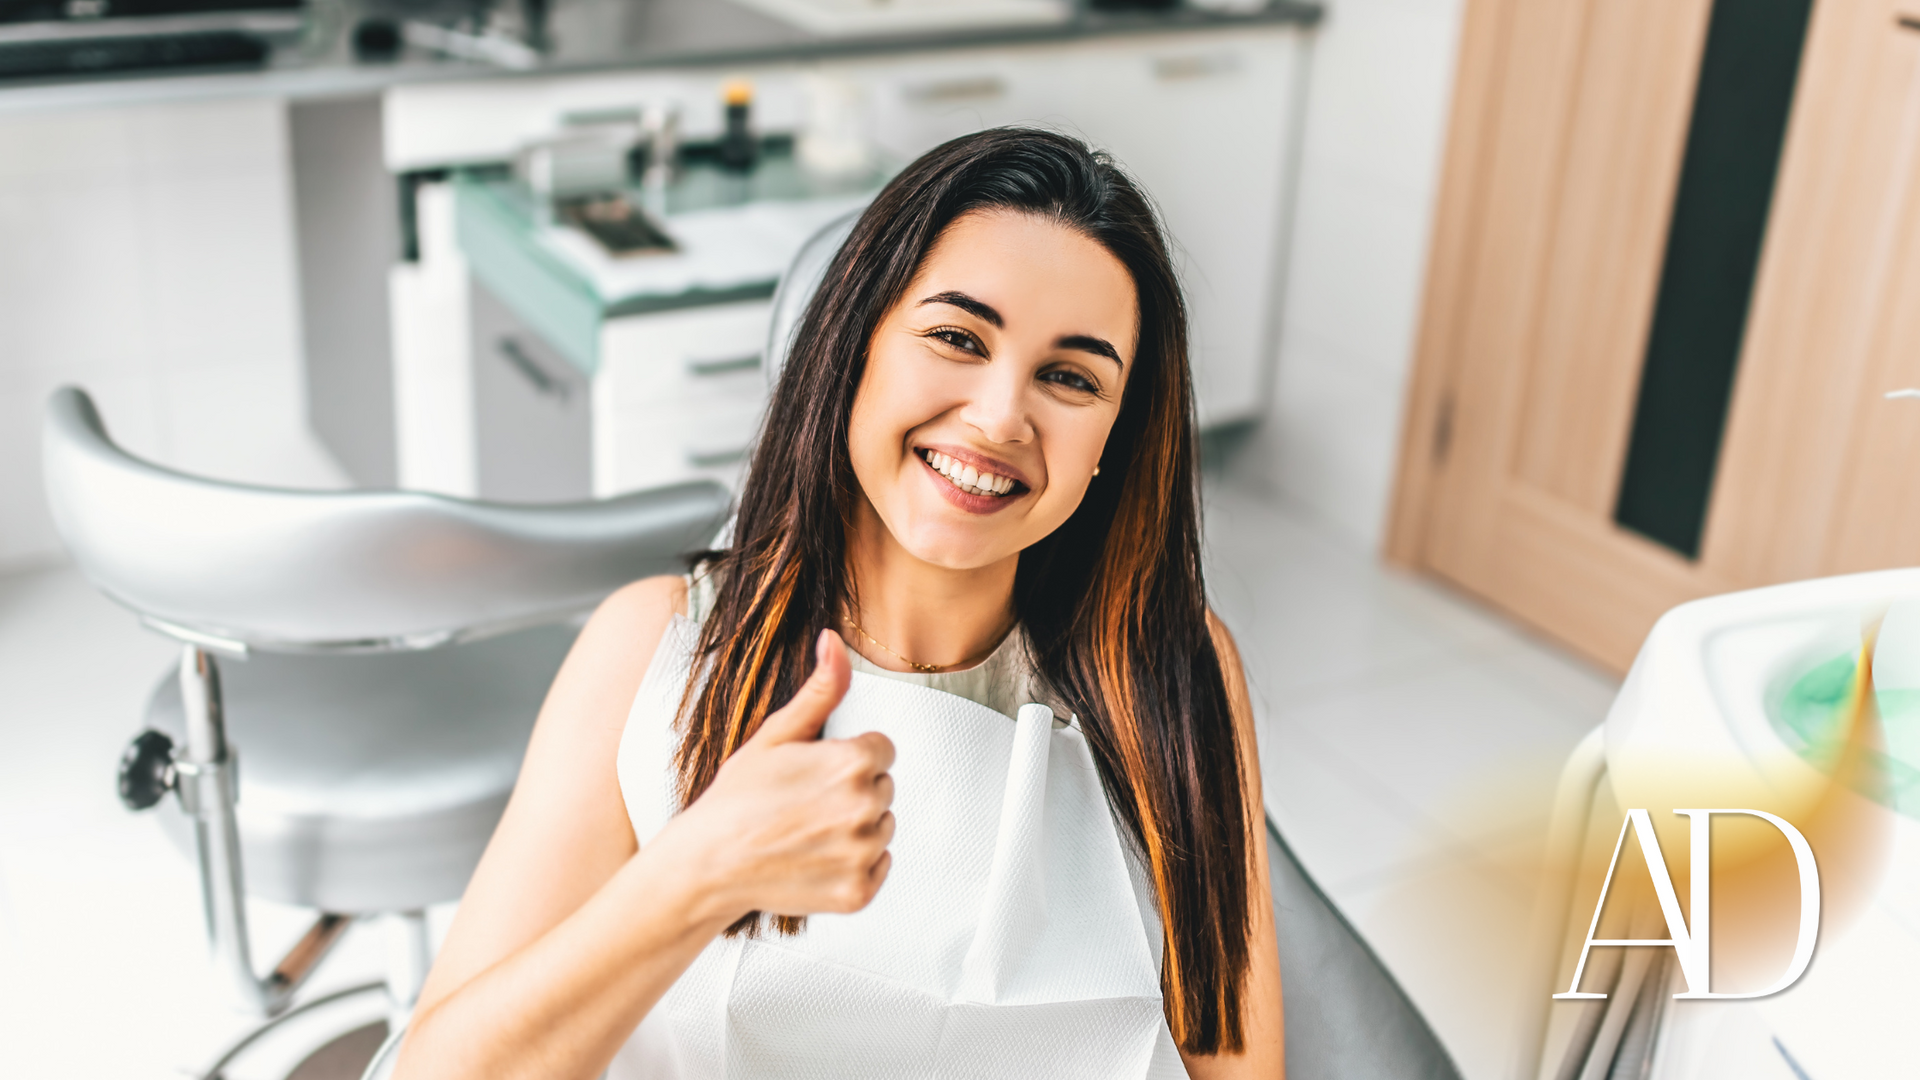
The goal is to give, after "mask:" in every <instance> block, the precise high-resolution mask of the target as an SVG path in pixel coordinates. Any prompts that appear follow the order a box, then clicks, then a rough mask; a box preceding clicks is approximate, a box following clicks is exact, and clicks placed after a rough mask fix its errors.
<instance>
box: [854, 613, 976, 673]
mask: <svg viewBox="0 0 1920 1080" xmlns="http://www.w3.org/2000/svg"><path fill="white" fill-rule="evenodd" d="M840 617H841V618H843V619H845V620H846V621H847V625H848V626H851V627H853V629H854V631H855V632H856V633H858V634H859V635H860V636H861V637H863V638H866V639H867V640H868V641H871V642H873V643H874V644H875V645H878V646H880V648H881V650H882V651H884V652H885V653H886V654H887V655H888V656H891V657H893V658H894V659H895V660H898V661H900V662H901V663H903V664H905V665H907V666H908V667H910V668H912V669H913V670H915V671H917V672H919V673H920V674H922V675H935V674H938V673H940V672H942V671H945V670H947V669H948V668H957V667H964V666H966V665H967V664H971V663H975V662H977V661H980V660H985V659H986V658H987V657H989V656H992V655H993V650H994V649H997V648H999V647H1000V641H1001V640H1004V639H1005V638H1006V636H1007V635H1006V634H1001V635H1000V637H999V638H997V639H995V641H994V644H993V648H991V649H988V650H987V651H986V652H983V653H980V654H979V655H977V656H969V657H967V658H966V659H964V660H955V661H954V662H953V663H951V664H922V663H917V662H915V661H913V660H909V659H907V658H906V657H904V656H901V655H900V654H899V653H897V652H894V651H893V650H892V649H889V648H887V646H886V643H885V642H883V641H881V640H880V639H879V638H877V637H874V636H873V635H872V634H869V633H867V631H866V630H865V628H863V627H862V626H861V625H860V624H859V623H857V622H854V621H853V616H852V615H841V616H840ZM1008 630H1012V627H1008Z"/></svg>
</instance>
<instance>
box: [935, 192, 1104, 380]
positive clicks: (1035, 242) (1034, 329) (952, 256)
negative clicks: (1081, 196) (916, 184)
mask: <svg viewBox="0 0 1920 1080" xmlns="http://www.w3.org/2000/svg"><path fill="white" fill-rule="evenodd" d="M948 293H958V294H960V295H962V296H965V297H968V298H971V299H972V300H974V301H977V302H979V303H980V304H982V305H984V306H985V307H987V308H988V309H990V310H991V311H992V312H993V313H994V314H996V315H998V316H999V320H998V322H999V325H1000V326H1001V327H1002V328H1003V329H1005V330H1006V331H1007V332H1008V333H1012V334H1023V335H1024V334H1034V335H1037V336H1057V335H1060V334H1069V333H1097V334H1100V335H1101V336H1103V337H1110V338H1111V339H1113V340H1114V343H1115V344H1116V345H1118V346H1122V347H1123V348H1125V349H1126V351H1127V352H1128V353H1129V354H1131V352H1132V348H1131V346H1132V343H1133V338H1134V330H1135V327H1136V324H1137V323H1138V321H1139V316H1138V306H1137V301H1136V298H1135V294H1134V286H1133V278H1132V276H1131V275H1130V274H1128V272H1127V268H1126V267H1125V266H1124V265H1123V264H1122V263H1121V262H1120V260H1119V259H1118V258H1115V257H1114V255H1113V253H1112V252H1110V251H1108V250H1107V249H1106V248H1105V247H1104V246H1102V245H1101V244H1100V243H1099V242H1098V241H1096V240H1094V239H1092V238H1091V237H1089V236H1087V235H1086V234H1085V233H1083V232H1080V231H1079V230H1077V229H1074V228H1071V227H1069V226H1067V225H1064V224H1061V223H1060V222H1059V221H1056V220H1054V219H1053V218H1050V217H1046V216H1044V215H1040V214H1031V213H1023V212H1020V211H1015V210H984V211H973V212H970V213H968V214H964V215H962V216H961V217H959V218H956V219H954V221H953V222H952V223H951V224H949V225H948V226H947V227H946V229H945V230H943V231H942V232H941V234H940V237H939V239H938V240H937V241H936V242H935V244H934V246H933V248H932V250H931V251H929V252H928V253H927V258H926V259H925V260H924V261H923V262H922V264H921V266H920V270H919V273H918V274H916V275H915V277H914V281H913V283H912V284H911V285H910V286H909V287H908V293H907V295H906V296H904V297H902V305H903V307H904V308H905V309H907V310H912V309H914V308H916V307H918V306H919V305H921V304H922V303H923V302H924V301H926V300H928V299H929V298H930V297H935V296H939V295H941V294H948ZM988 321H989V322H992V321H994V320H993V319H988Z"/></svg>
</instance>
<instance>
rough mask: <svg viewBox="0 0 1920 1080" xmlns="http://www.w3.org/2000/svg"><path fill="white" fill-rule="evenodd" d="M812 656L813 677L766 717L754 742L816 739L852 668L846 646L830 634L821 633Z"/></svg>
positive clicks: (836, 703) (832, 633) (845, 689)
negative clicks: (791, 698)
mask: <svg viewBox="0 0 1920 1080" xmlns="http://www.w3.org/2000/svg"><path fill="white" fill-rule="evenodd" d="M813 655H814V660H815V663H814V668H813V674H811V675H809V676H807V681H806V682H804V683H801V684H800V689H799V691H798V692H797V693H795V694H794V695H793V700H792V701H789V702H787V703H786V704H785V705H784V706H781V707H780V708H779V709H776V710H774V712H773V714H772V715H771V716H768V717H767V719H766V722H765V723H763V724H761V725H760V730H759V731H758V732H756V733H754V736H753V740H752V741H753V742H757V743H766V744H774V743H786V742H802V741H805V740H808V739H813V738H816V737H818V736H819V734H820V728H821V727H822V726H824V725H825V724H826V722H827V714H828V713H831V712H832V711H833V710H834V707H835V706H837V705H839V704H840V699H841V698H843V697H846V696H847V685H848V684H849V683H851V682H852V681H853V665H852V663H851V662H850V661H848V659H847V644H846V642H844V641H841V640H840V635H839V634H836V633H834V632H833V631H832V630H822V631H820V637H819V639H818V640H817V641H816V642H815V644H814V650H813Z"/></svg>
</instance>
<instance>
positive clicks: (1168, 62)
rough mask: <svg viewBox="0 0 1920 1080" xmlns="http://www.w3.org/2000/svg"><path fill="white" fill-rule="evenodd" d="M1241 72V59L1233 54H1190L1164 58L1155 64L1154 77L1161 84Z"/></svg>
mask: <svg viewBox="0 0 1920 1080" xmlns="http://www.w3.org/2000/svg"><path fill="white" fill-rule="evenodd" d="M1238 70H1240V58H1239V57H1238V56H1235V55H1234V54H1233V53H1189V54H1187V55H1185V56H1163V57H1160V58H1159V59H1157V60H1155V61H1154V62H1153V77H1154V78H1156V79H1158V80H1160V81H1161V82H1184V81H1185V80H1187V79H1205V78H1209V77H1212V76H1215V75H1230V74H1232V73H1233V72H1235V71H1238Z"/></svg>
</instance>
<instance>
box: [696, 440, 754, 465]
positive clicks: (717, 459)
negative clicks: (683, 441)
mask: <svg viewBox="0 0 1920 1080" xmlns="http://www.w3.org/2000/svg"><path fill="white" fill-rule="evenodd" d="M686 455H687V464H689V465H691V466H693V467H694V468H696V469H711V468H713V467H714V466H716V465H732V464H733V463H735V462H737V461H741V460H743V459H744V458H746V456H747V447H745V446H729V447H725V448H724V449H719V450H695V449H692V448H691V447H689V448H688V449H687V451H686Z"/></svg>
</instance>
